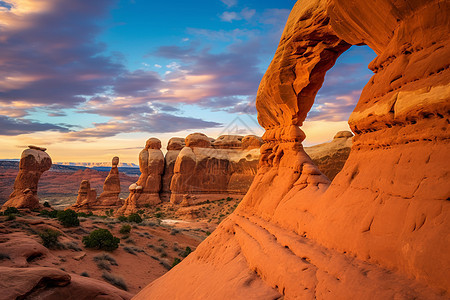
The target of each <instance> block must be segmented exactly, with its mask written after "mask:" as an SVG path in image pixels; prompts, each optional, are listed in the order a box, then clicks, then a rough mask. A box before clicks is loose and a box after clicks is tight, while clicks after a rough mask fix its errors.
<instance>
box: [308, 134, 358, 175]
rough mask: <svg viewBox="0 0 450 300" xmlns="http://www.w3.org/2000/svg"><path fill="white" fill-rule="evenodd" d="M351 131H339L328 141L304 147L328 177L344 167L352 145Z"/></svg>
mask: <svg viewBox="0 0 450 300" xmlns="http://www.w3.org/2000/svg"><path fill="white" fill-rule="evenodd" d="M352 137H353V133H351V132H350V131H339V132H338V133H336V135H335V136H334V138H333V140H332V141H331V142H329V143H324V144H319V145H315V146H312V147H305V152H306V153H307V154H308V156H309V157H310V158H311V159H312V161H313V162H314V164H315V165H316V166H317V168H319V170H320V172H322V173H323V174H324V175H325V176H327V177H328V179H330V180H333V179H334V177H335V176H336V175H337V173H339V172H340V171H341V170H342V168H343V167H344V164H345V162H346V161H347V158H348V156H349V154H350V149H351V147H352Z"/></svg>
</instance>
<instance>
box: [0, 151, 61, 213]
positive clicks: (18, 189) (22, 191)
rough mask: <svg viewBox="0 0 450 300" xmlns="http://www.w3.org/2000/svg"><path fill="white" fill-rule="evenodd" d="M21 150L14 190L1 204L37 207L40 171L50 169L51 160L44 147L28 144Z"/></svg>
mask: <svg viewBox="0 0 450 300" xmlns="http://www.w3.org/2000/svg"><path fill="white" fill-rule="evenodd" d="M28 148H29V149H26V150H24V151H23V152H22V155H21V157H20V163H19V173H18V174H17V177H16V180H15V181H14V191H13V192H12V193H11V195H10V196H9V200H8V201H7V202H6V203H5V204H3V207H2V208H3V209H4V208H6V207H16V208H29V209H39V208H40V207H41V205H40V204H39V198H38V196H37V190H38V183H39V178H40V177H41V175H42V173H44V172H45V171H47V170H48V169H50V167H51V166H52V160H51V158H50V156H49V155H48V154H47V153H46V152H45V150H47V149H45V148H41V147H37V146H28Z"/></svg>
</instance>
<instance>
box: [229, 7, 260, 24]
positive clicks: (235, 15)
mask: <svg viewBox="0 0 450 300" xmlns="http://www.w3.org/2000/svg"><path fill="white" fill-rule="evenodd" d="M255 13H256V10H254V9H249V8H247V7H246V8H244V9H243V10H241V11H240V12H235V11H225V12H223V13H222V14H221V15H220V19H221V20H222V21H224V22H233V21H239V20H246V21H249V20H250V19H251V18H252V17H253V16H254V15H255Z"/></svg>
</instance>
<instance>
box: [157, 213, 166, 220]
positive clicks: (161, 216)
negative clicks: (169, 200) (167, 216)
mask: <svg viewBox="0 0 450 300" xmlns="http://www.w3.org/2000/svg"><path fill="white" fill-rule="evenodd" d="M163 217H164V214H163V213H162V212H157V213H155V218H157V219H161V218H163Z"/></svg>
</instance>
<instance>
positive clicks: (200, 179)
mask: <svg viewBox="0 0 450 300" xmlns="http://www.w3.org/2000/svg"><path fill="white" fill-rule="evenodd" d="M243 139H244V137H243V136H237V135H230V136H227V135H224V136H220V137H219V138H218V139H216V140H213V142H211V139H210V138H208V137H207V136H206V135H204V134H202V133H193V134H190V135H188V136H187V137H186V139H185V141H186V146H185V147H184V148H183V149H182V150H181V151H180V153H179V154H178V157H177V159H176V162H175V166H174V175H173V177H172V182H171V185H170V190H171V198H170V201H171V202H172V203H174V204H179V203H181V202H182V201H183V198H184V197H185V195H189V196H195V197H193V198H191V201H190V202H191V204H195V203H196V202H201V201H205V200H216V198H217V199H219V198H223V195H224V194H229V193H240V194H244V193H245V192H246V191H247V189H248V187H249V186H250V184H251V182H252V180H253V178H254V176H255V174H256V171H257V165H258V160H259V149H258V148H253V146H250V144H251V145H255V146H256V144H257V143H256V142H255V141H254V140H257V138H252V137H249V138H248V140H252V139H253V140H252V141H251V142H248V143H247V144H246V148H245V149H243V143H242V140H243ZM248 148H250V149H248ZM194 199H195V200H194Z"/></svg>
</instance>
